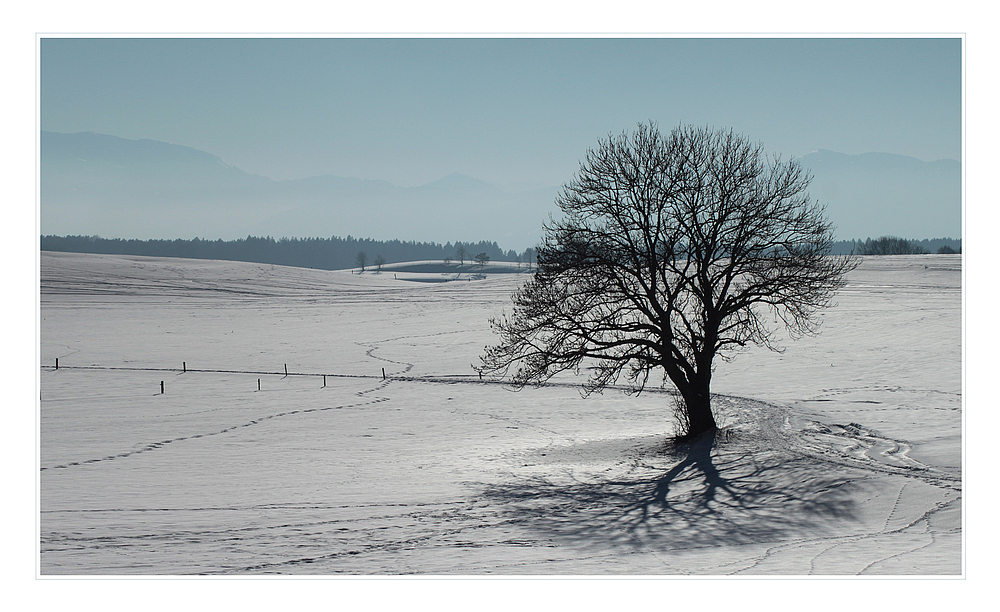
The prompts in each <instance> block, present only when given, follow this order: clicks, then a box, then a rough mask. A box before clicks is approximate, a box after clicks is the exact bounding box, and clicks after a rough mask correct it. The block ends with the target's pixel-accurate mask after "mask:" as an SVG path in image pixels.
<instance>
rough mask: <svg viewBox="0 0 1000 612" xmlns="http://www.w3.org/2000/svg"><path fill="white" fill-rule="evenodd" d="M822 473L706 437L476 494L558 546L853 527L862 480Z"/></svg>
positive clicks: (660, 543) (668, 544)
mask: <svg viewBox="0 0 1000 612" xmlns="http://www.w3.org/2000/svg"><path fill="white" fill-rule="evenodd" d="M650 459H651V460H652V461H650ZM671 462H676V463H673V465H672V467H670V468H669V469H667V470H666V471H665V472H664V471H663V469H664V467H663V464H667V465H669V464H670V463H671ZM650 463H656V464H659V465H660V466H661V467H659V468H657V466H656V465H650ZM829 470H830V467H829V466H828V465H818V464H816V463H815V462H810V461H809V460H807V459H804V458H797V457H794V456H791V455H790V454H787V453H781V452H777V451H766V452H760V451H757V452H747V451H746V450H745V449H742V450H741V448H740V447H739V445H738V444H727V443H716V442H715V441H714V440H713V438H712V437H711V436H709V437H705V438H702V439H700V440H696V441H694V442H690V443H688V444H686V445H683V446H678V447H674V448H673V449H672V450H671V451H670V452H669V453H666V454H660V455H659V456H656V457H652V458H647V461H646V462H645V464H643V465H639V466H637V467H636V468H634V469H632V470H631V471H630V472H629V473H628V474H627V475H626V476H625V477H620V478H608V479H597V480H590V481H579V480H574V481H571V482H555V481H553V480H551V479H547V478H540V477H534V478H530V479H525V480H520V481H517V482H508V483H503V484H500V485H493V486H489V487H487V489H486V491H485V496H486V498H487V500H488V501H490V502H492V503H496V504H500V505H501V506H503V507H505V508H506V509H507V512H509V513H510V514H511V515H512V516H514V517H517V522H518V523H521V524H523V525H524V526H525V527H527V528H528V529H530V530H533V531H536V532H538V535H539V536H540V537H543V538H547V539H550V540H553V541H558V542H562V543H571V544H576V545H581V546H588V545H593V546H600V547H606V546H608V545H609V544H610V545H615V546H622V547H633V548H643V547H647V546H656V547H657V548H659V549H682V548H701V547H712V546H720V545H726V546H733V545H740V544H751V543H759V542H773V541H778V540H791V539H800V538H801V539H815V538H820V537H824V536H827V535H833V534H836V535H845V531H854V530H856V529H857V528H858V527H859V524H858V520H857V518H856V517H857V505H858V503H857V501H856V500H857V499H858V498H859V496H858V494H859V491H858V487H862V486H865V484H864V480H865V478H864V476H863V475H861V474H858V473H853V474H851V473H846V472H845V473H841V474H831V473H830V471H829ZM852 527H853V529H852Z"/></svg>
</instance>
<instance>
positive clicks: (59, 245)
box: [41, 235, 534, 270]
mask: <svg viewBox="0 0 1000 612" xmlns="http://www.w3.org/2000/svg"><path fill="white" fill-rule="evenodd" d="M41 250H43V251H62V252H68V253H95V254H103V255H141V256H148V257H183V258H188V259H221V260H226V261H246V262H252V263H264V264H273V265H281V266H295V267H299V268H315V269H320V270H344V269H349V268H353V267H355V266H356V265H357V259H358V255H359V253H365V254H366V257H371V258H372V261H374V260H376V259H378V260H379V261H380V263H382V264H389V263H400V262H406V261H422V260H432V261H434V260H442V261H443V260H445V259H451V260H454V261H456V262H457V261H460V260H463V259H464V260H468V261H472V260H473V257H474V256H475V254H485V255H486V257H487V258H488V259H489V260H491V261H517V262H522V261H523V262H525V263H529V262H530V261H531V259H532V257H533V253H534V249H531V248H528V249H525V251H524V252H522V253H518V252H516V251H514V250H513V249H511V250H507V251H504V250H503V249H501V248H500V246H499V245H498V244H497V243H496V242H490V241H487V240H482V241H480V242H455V243H451V242H448V243H446V244H439V243H434V242H415V241H409V242H406V241H401V240H384V241H383V240H372V239H370V238H355V237H353V236H347V238H340V237H337V236H333V237H330V238H279V239H275V238H272V237H270V236H267V237H257V236H247V237H246V238H238V239H236V240H222V239H219V240H202V239H200V238H193V239H190V240H185V239H176V240H162V239H152V240H136V239H122V238H101V237H99V236H52V235H48V236H42V237H41Z"/></svg>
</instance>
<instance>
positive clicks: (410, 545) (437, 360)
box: [39, 252, 963, 575]
mask: <svg viewBox="0 0 1000 612" xmlns="http://www.w3.org/2000/svg"><path fill="white" fill-rule="evenodd" d="M405 274H406V273H403V272H398V273H395V276H394V273H393V272H392V271H391V270H385V271H383V272H382V273H380V274H375V273H371V272H366V273H365V274H362V275H357V274H351V273H350V272H349V271H336V272H327V271H319V270H306V269H297V268H284V267H279V266H269V265H258V264H249V263H238V262H220V261H195V260H180V259H156V258H142V257H127V256H110V255H108V256H104V255H80V254H67V253H48V252H44V253H42V254H41V321H40V326H41V349H40V359H41V363H40V366H41V370H40V381H41V404H40V405H41V409H40V416H39V419H40V423H39V427H40V451H39V463H40V466H39V467H40V469H41V471H40V490H41V493H40V501H41V503H40V520H39V528H40V570H41V573H42V574H43V575H122V574H130V575H135V574H145V575H149V574H155V575H189V574H207V575H233V574H236V575H246V574H268V573H274V574H320V575H332V574H355V575H381V574H393V575H395V574H425V575H426V574H432V575H484V574H507V575H510V574H518V575H522V574H528V575H619V574H627V575H685V574H703V575H734V574H735V575H761V574H763V575H810V574H812V575H816V574H818V575H843V574H847V575H854V574H876V575H960V574H962V572H963V554H962V350H961V337H962V336H961V331H962V327H961V325H962V323H961V321H962V293H961V278H962V274H961V256H942V255H928V256H904V257H882V258H868V259H866V260H865V262H864V263H863V264H862V266H861V267H860V268H858V269H857V270H855V271H854V272H853V273H851V275H850V277H849V280H850V283H849V285H848V286H847V288H846V289H844V290H843V291H842V292H841V294H840V295H839V297H838V302H839V304H838V306H836V307H835V308H832V309H830V310H828V311H826V312H825V313H824V314H823V315H822V316H823V319H824V326H823V330H822V333H821V334H820V335H819V336H818V337H815V338H805V339H802V340H799V341H796V342H786V343H785V346H786V347H787V351H786V352H785V353H783V354H774V353H770V352H768V351H766V350H756V349H755V350H752V351H749V352H748V353H746V354H743V355H740V356H738V357H737V358H736V359H735V360H734V361H733V362H732V363H724V362H721V361H720V363H719V365H718V368H717V370H716V374H715V377H714V390H715V391H716V392H717V393H718V394H719V396H718V397H717V398H716V400H715V401H716V405H717V406H719V407H720V409H721V412H722V418H721V420H722V424H723V425H724V426H725V430H724V432H723V434H721V435H720V436H719V438H718V440H717V441H716V442H715V444H714V446H712V447H708V446H706V445H704V444H701V445H695V446H693V447H690V448H686V449H683V450H672V449H670V448H669V447H668V446H666V445H665V443H664V440H665V436H666V435H668V434H670V433H671V432H672V428H673V423H672V421H671V416H670V408H669V406H670V402H671V396H670V395H669V393H667V392H666V390H664V391H660V390H654V391H652V392H647V393H644V394H642V395H641V396H639V397H627V396H625V395H623V394H622V393H619V392H617V391H610V390H609V391H607V392H605V393H604V394H603V395H595V396H592V397H590V398H586V399H584V398H581V397H580V394H579V392H578V385H579V383H580V382H581V380H580V379H574V378H573V377H570V376H566V377H561V378H560V379H558V380H556V381H554V382H553V384H550V385H548V386H546V387H544V388H541V389H526V390H524V391H521V392H519V393H515V392H512V391H511V390H509V389H508V388H506V387H505V386H504V385H502V384H497V383H495V382H492V381H486V380H480V379H479V377H478V376H477V375H476V374H475V373H474V372H473V371H472V369H471V368H470V365H471V364H472V363H475V362H476V361H477V359H478V355H479V354H480V352H481V350H482V348H483V346H484V345H486V344H487V343H491V342H493V341H494V338H493V336H492V334H491V332H490V330H489V326H488V324H487V320H488V318H489V317H490V316H491V315H493V314H496V313H498V312H499V311H500V310H501V309H503V308H506V307H507V305H508V304H509V295H510V293H511V291H512V290H513V289H514V287H515V286H516V284H517V283H519V282H522V281H523V280H525V278H526V276H525V275H523V274H510V273H508V274H494V273H492V271H491V270H490V269H489V268H487V269H486V270H485V271H484V274H485V278H484V279H478V280H464V279H463V281H461V282H436V283H435V282H408V281H407V280H404V279H403V277H404V276H405ZM425 276H427V278H416V277H414V278H412V279H411V280H428V279H429V277H430V276H429V275H425ZM57 358H58V360H59V369H58V370H57V369H55V367H54V366H55V361H56V359H57ZM286 368H287V375H286V373H285V372H286ZM185 369H186V371H184V370H185ZM383 371H384V375H385V378H383ZM324 375H326V377H325V379H324ZM161 381H162V383H163V392H162V393H161V386H160V384H161ZM258 381H259V389H258ZM324 383H325V386H324Z"/></svg>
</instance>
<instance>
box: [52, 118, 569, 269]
mask: <svg viewBox="0 0 1000 612" xmlns="http://www.w3.org/2000/svg"><path fill="white" fill-rule="evenodd" d="M557 191H558V188H556V187H551V188H546V189H531V190H527V191H513V192H512V191H508V190H504V189H501V188H500V187H497V186H495V185H492V184H490V183H486V182H484V181H480V180H477V179H474V178H472V177H468V176H464V175H460V174H452V175H449V176H446V177H444V178H442V179H440V180H437V181H434V182H431V183H428V184H426V185H420V186H417V187H400V186H397V185H393V184H392V183H389V182H386V181H379V180H363V179H356V178H344V177H340V176H333V175H325V176H314V177H310V178H304V179H298V180H284V181H276V180H272V179H270V178H267V177H264V176H259V175H254V174H249V173H247V172H244V171H243V170H240V169H239V168H235V167H233V166H231V165H229V164H227V163H226V162H224V161H223V160H222V159H221V158H219V157H217V156H214V155H211V154H210V153H206V152H204V151H199V150H197V149H192V148H190V147H185V146H180V145H174V144H168V143H165V142H159V141H155V140H127V139H124V138H118V137H115V136H108V135H104V134H95V133H93V132H81V133H73V134H63V133H57V132H42V134H41V223H42V233H43V234H54V235H70V234H75V235H100V236H105V237H125V238H129V237H138V238H149V237H154V238H194V237H196V236H198V237H202V238H212V239H214V238H224V239H232V238H238V237H245V236H247V235H254V236H274V237H276V238H277V237H283V236H288V237H292V236H297V237H330V236H335V235H336V236H347V235H353V236H355V237H368V238H376V239H380V240H391V239H400V240H416V241H433V242H440V243H445V242H448V241H451V242H454V241H456V240H461V241H466V242H468V241H471V240H473V239H476V240H490V241H496V242H499V243H500V244H501V245H503V246H505V247H508V248H516V249H517V250H518V251H520V250H523V249H524V248H527V247H529V246H534V245H535V244H536V243H538V241H539V240H540V238H541V224H542V222H543V221H545V220H546V219H547V218H548V213H549V211H552V210H554V209H555V206H554V205H553V201H554V199H555V195H556V193H557Z"/></svg>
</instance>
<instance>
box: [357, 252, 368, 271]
mask: <svg viewBox="0 0 1000 612" xmlns="http://www.w3.org/2000/svg"><path fill="white" fill-rule="evenodd" d="M354 263H356V264H358V267H359V268H361V271H362V272H364V271H365V265H367V264H368V256H367V255H365V252H364V251H358V254H357V255H355V256H354Z"/></svg>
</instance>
